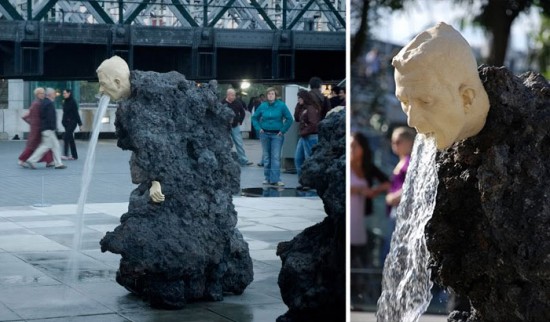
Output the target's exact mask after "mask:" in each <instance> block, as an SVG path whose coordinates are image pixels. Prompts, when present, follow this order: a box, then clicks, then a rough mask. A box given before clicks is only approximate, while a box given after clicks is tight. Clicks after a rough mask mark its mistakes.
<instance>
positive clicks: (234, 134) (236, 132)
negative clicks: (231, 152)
mask: <svg viewBox="0 0 550 322" xmlns="http://www.w3.org/2000/svg"><path fill="white" fill-rule="evenodd" d="M231 139H233V144H235V150H237V156H238V157H239V163H240V164H241V165H246V164H247V163H248V158H247V157H246V153H245V152H244V147H243V135H242V134H241V127H240V126H238V125H237V126H235V127H234V128H232V129H231Z"/></svg>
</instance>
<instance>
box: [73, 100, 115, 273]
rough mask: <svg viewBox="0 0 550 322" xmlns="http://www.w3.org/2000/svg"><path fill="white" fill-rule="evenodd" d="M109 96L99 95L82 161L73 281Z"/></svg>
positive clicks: (74, 237)
mask: <svg viewBox="0 0 550 322" xmlns="http://www.w3.org/2000/svg"><path fill="white" fill-rule="evenodd" d="M109 101H110V97H109V96H107V95H103V96H101V98H100V100H99V105H98V108H97V112H96V113H95V117H94V123H93V131H92V135H91V137H90V141H89V144H88V154H87V156H86V161H85V162H84V169H83V171H82V182H81V185H80V196H79V198H78V205H77V208H76V223H75V233H74V236H73V247H72V252H71V258H70V259H69V266H70V267H69V270H70V272H71V277H72V280H73V281H76V280H77V278H78V254H79V253H80V249H81V247H82V234H83V232H82V231H83V227H84V205H85V204H86V199H87V197H88V190H89V188H90V182H91V180H92V173H93V170H94V165H95V150H96V147H97V139H98V137H99V131H100V129H101V119H102V118H103V115H104V114H105V111H106V110H107V106H108V105H109Z"/></svg>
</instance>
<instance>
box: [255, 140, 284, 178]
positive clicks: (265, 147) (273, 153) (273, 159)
mask: <svg viewBox="0 0 550 322" xmlns="http://www.w3.org/2000/svg"><path fill="white" fill-rule="evenodd" d="M284 140H285V137H284V136H283V135H277V133H268V132H264V133H260V142H261V143H262V154H263V163H264V177H265V180H266V181H267V182H268V183H277V182H279V181H281V149H282V148H283V142H284Z"/></svg>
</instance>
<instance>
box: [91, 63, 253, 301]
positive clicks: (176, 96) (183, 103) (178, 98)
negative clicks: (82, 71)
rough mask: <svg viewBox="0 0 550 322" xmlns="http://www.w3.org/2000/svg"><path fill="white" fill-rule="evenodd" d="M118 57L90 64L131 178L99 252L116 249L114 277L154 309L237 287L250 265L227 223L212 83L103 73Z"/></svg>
mask: <svg viewBox="0 0 550 322" xmlns="http://www.w3.org/2000/svg"><path fill="white" fill-rule="evenodd" d="M123 62H124V61H123V60H122V59H118V58H114V59H113V61H110V62H107V63H104V64H102V65H101V66H100V68H99V69H98V76H99V77H100V82H101V89H102V92H104V93H107V94H109V95H112V97H113V98H115V99H122V101H121V102H120V105H119V107H118V109H117V112H116V121H115V126H116V134H117V137H118V142H117V145H118V146H119V147H120V148H122V149H124V150H131V151H132V156H131V159H130V169H131V175H132V181H133V182H134V183H135V184H138V187H137V188H136V189H135V190H134V191H133V192H132V194H131V196H130V202H129V205H128V212H127V213H125V214H124V215H123V216H122V217H121V224H120V225H119V226H118V227H116V228H115V230H114V232H108V233H107V234H106V235H105V237H104V238H103V239H102V240H101V242H100V244H101V250H102V251H103V252H105V251H110V252H113V253H115V254H121V255H122V258H121V261H120V267H119V269H118V271H117V276H116V280H117V282H118V283H119V284H121V285H122V286H124V287H125V288H127V289H128V290H130V291H131V292H134V293H136V294H138V295H139V296H141V297H143V298H144V299H145V300H148V301H150V303H151V305H152V306H154V307H162V308H181V307H183V306H184V304H185V303H186V301H190V300H214V301H219V300H222V299H223V294H224V293H226V292H232V293H235V294H241V293H242V292H243V291H244V289H245V288H246V287H247V286H248V285H249V284H250V283H251V282H252V278H253V271H252V260H251V258H250V255H249V251H248V244H247V243H246V242H245V241H244V239H243V237H242V235H241V233H240V232H239V231H238V229H237V228H236V227H235V225H236V223H237V213H236V211H235V208H234V205H233V203H232V194H233V193H237V192H238V191H239V177H240V167H239V165H238V164H237V162H236V161H235V160H234V158H233V156H232V155H231V141H230V140H231V139H230V135H229V130H230V120H231V118H232V117H233V112H232V111H231V110H230V109H229V108H227V107H224V106H222V105H221V104H219V103H218V99H217V96H216V94H215V93H216V90H217V89H216V83H215V82H211V83H209V84H203V85H202V86H200V87H199V86H197V84H195V83H194V82H191V81H188V80H186V79H185V77H184V76H183V75H181V74H179V73H177V72H169V73H164V74H161V73H155V72H142V71H132V72H131V73H129V78H128V79H126V78H124V77H125V75H126V74H125V72H124V71H125V70H126V69H127V67H126V69H125V68H124V66H122V68H120V69H118V68H115V69H117V70H122V71H123V72H122V73H120V74H117V73H111V71H112V70H113V69H110V68H109V67H108V66H110V63H115V65H119V64H122V63H123ZM124 65H125V62H124ZM111 66H112V65H111ZM161 183H162V192H161V187H160V185H161Z"/></svg>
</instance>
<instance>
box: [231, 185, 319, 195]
mask: <svg viewBox="0 0 550 322" xmlns="http://www.w3.org/2000/svg"><path fill="white" fill-rule="evenodd" d="M241 196H243V197H317V191H315V190H306V191H303V190H297V189H296V188H282V187H261V188H245V189H242V190H241Z"/></svg>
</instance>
